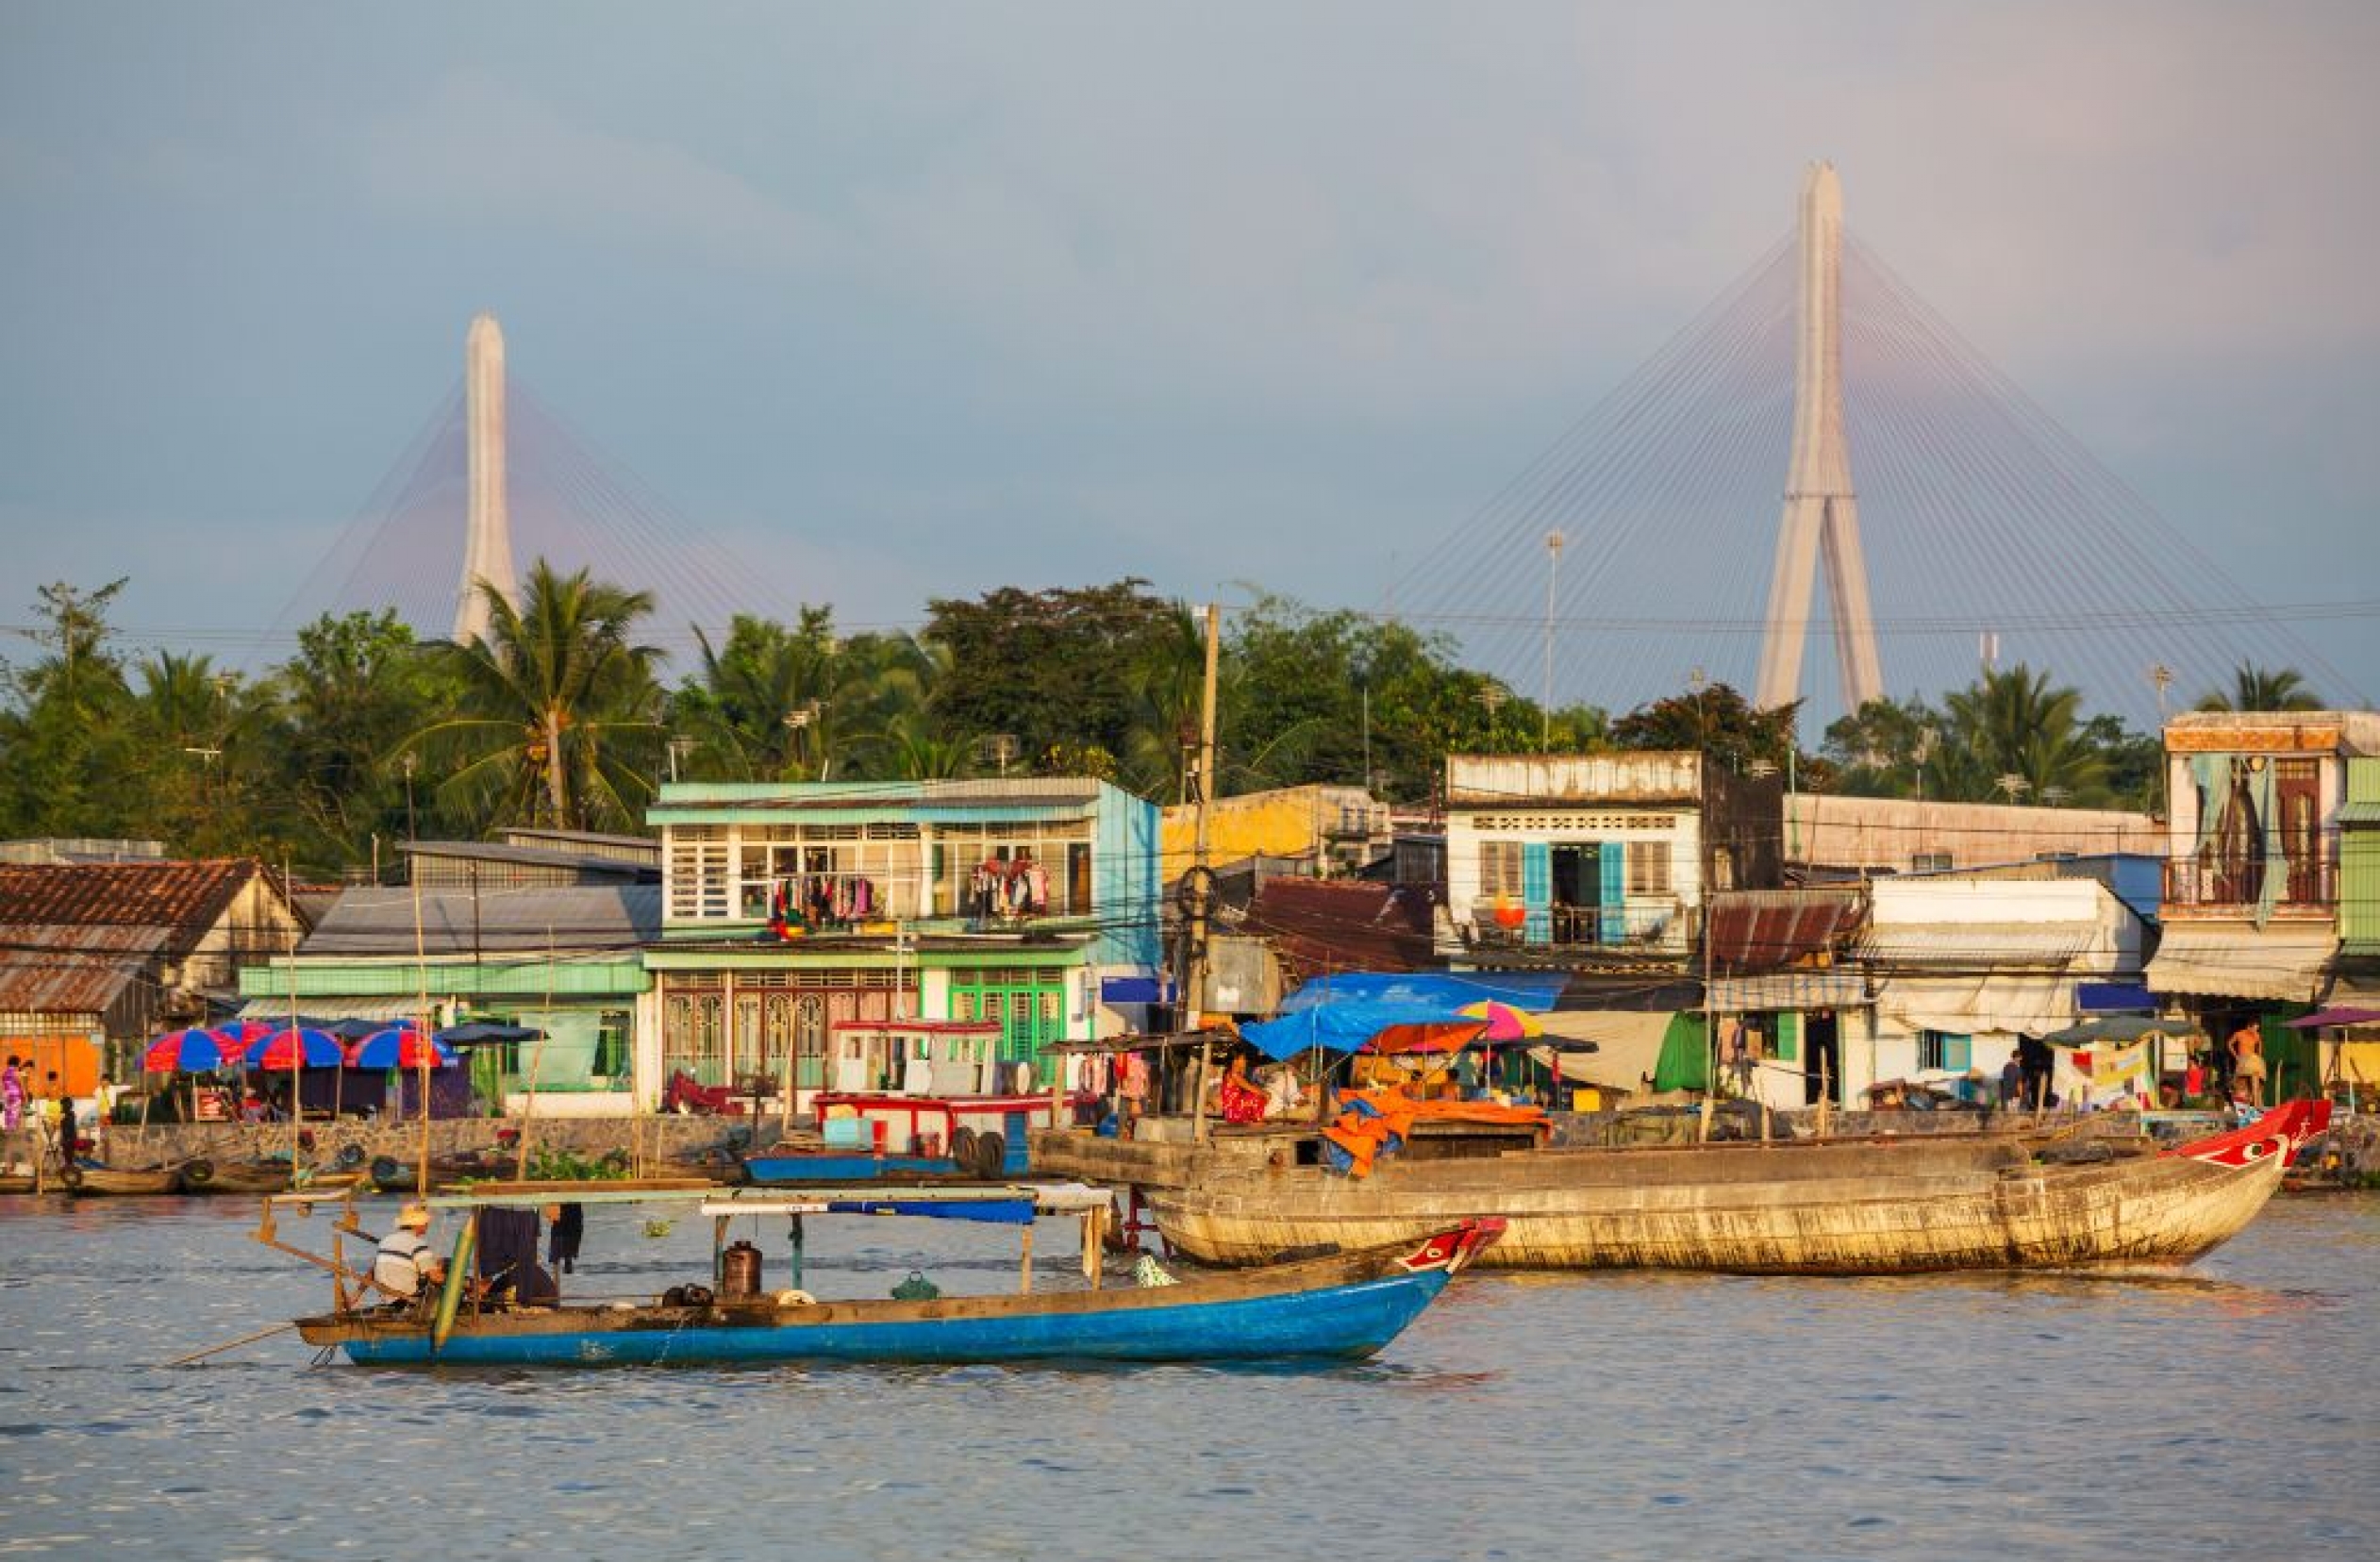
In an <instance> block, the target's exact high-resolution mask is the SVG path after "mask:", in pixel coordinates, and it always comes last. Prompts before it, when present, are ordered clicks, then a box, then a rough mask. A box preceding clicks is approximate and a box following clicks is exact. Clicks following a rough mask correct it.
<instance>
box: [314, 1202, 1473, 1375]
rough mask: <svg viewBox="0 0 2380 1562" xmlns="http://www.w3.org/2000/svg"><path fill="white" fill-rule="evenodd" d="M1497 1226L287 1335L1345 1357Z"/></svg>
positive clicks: (624, 1350) (917, 1357)
mask: <svg viewBox="0 0 2380 1562" xmlns="http://www.w3.org/2000/svg"><path fill="white" fill-rule="evenodd" d="M1496 1229H1497V1228H1496V1226H1495V1223H1494V1222H1493V1221H1466V1222H1462V1223H1460V1224H1457V1225H1455V1226H1451V1227H1449V1228H1447V1229H1446V1230H1444V1231H1440V1232H1436V1233H1432V1234H1430V1235H1429V1236H1427V1237H1426V1238H1423V1239H1422V1240H1420V1241H1418V1242H1397V1243H1392V1244H1390V1245H1388V1246H1386V1247H1382V1248H1377V1249H1373V1250H1369V1251H1366V1252H1361V1253H1349V1254H1340V1255H1332V1256H1328V1257H1323V1258H1314V1259H1308V1260H1307V1261H1305V1262H1302V1263H1291V1264H1279V1265H1274V1266H1272V1267H1269V1268H1265V1269H1260V1270H1252V1271H1245V1272H1242V1273H1238V1274H1225V1275H1218V1276H1215V1277H1212V1278H1208V1279H1203V1280H1197V1281H1190V1282H1187V1283H1183V1284H1179V1285H1172V1286H1160V1287H1149V1288H1133V1289H1129V1290H1122V1289H1119V1290H1095V1291H1060V1292H1041V1293H1026V1294H1023V1295H1015V1296H971V1297H959V1298H952V1299H942V1300H936V1301H922V1302H899V1301H883V1302H876V1301H865V1302H812V1301H807V1300H780V1299H778V1298H777V1297H774V1296H758V1297H752V1298H738V1299H732V1300H729V1299H722V1300H718V1301H713V1302H710V1303H708V1304H702V1305H693V1306H689V1305H679V1306H664V1305H659V1304H651V1305H641V1306H639V1305H629V1306H558V1307H553V1308H541V1309H524V1310H519V1311H508V1312H490V1313H482V1314H479V1315H478V1316H476V1317H470V1318H462V1319H458V1320H457V1321H456V1322H455V1323H454V1325H453V1328H452V1331H451V1333H449V1334H448V1335H447V1336H446V1338H445V1339H444V1341H443V1343H442V1344H441V1343H440V1342H439V1341H438V1340H437V1338H435V1337H436V1332H437V1324H436V1321H435V1320H432V1319H424V1318H419V1317H411V1316H388V1315H385V1314H374V1313H370V1312H353V1311H351V1312H348V1313H345V1314H333V1315H330V1316H326V1317H321V1318H308V1319H301V1320H299V1321H298V1325H297V1329H298V1334H299V1336H300V1337H301V1338H304V1339H305V1341H306V1342H307V1343H308V1344H309V1345H314V1346H320V1347H335V1348H337V1349H338V1350H340V1351H342V1352H344V1353H345V1354H346V1355H347V1357H348V1358H349V1359H350V1360H352V1361H355V1362H358V1363H362V1364H372V1365H388V1366H428V1365H432V1364H439V1363H455V1364H464V1363H469V1364H474V1365H503V1366H583V1365H586V1364H588V1363H591V1362H624V1363H642V1364H647V1365H660V1364H672V1365H676V1364H694V1363H721V1362H753V1361H840V1362H889V1363H890V1362H902V1363H910V1362H922V1363H976V1362H1021V1361H1138V1362H1157V1361H1207V1362H1212V1361H1241V1360H1248V1361H1257V1360H1278V1359H1288V1358H1302V1357H1303V1358H1310V1357H1330V1358H1338V1359H1348V1360H1352V1359H1360V1358H1362V1357H1365V1356H1369V1355H1371V1354H1374V1353H1375V1352H1377V1351H1378V1350H1380V1348H1381V1347H1383V1346H1385V1345H1386V1344H1388V1343H1389V1341H1390V1340H1391V1339H1394V1338H1396V1337H1397V1335H1398V1334H1400V1333H1401V1332H1403V1331H1404V1329H1405V1327H1406V1325H1407V1324H1409V1323H1411V1322H1412V1321H1413V1320H1414V1319H1415V1318H1417V1317H1419V1316H1420V1314H1421V1312H1422V1310H1423V1308H1424V1307H1426V1306H1428V1305H1429V1304H1430V1303H1431V1301H1432V1300H1433V1299H1435V1298H1436V1297H1437V1296H1438V1294H1439V1292H1440V1290H1442V1289H1443V1288H1445V1285H1446V1282H1447V1280H1448V1278H1449V1277H1451V1276H1452V1275H1453V1274H1454V1273H1455V1272H1456V1271H1457V1270H1459V1269H1461V1268H1462V1267H1463V1266H1464V1265H1465V1264H1467V1263H1468V1262H1469V1261H1470V1260H1471V1258H1472V1257H1473V1255H1475V1254H1476V1253H1478V1252H1479V1251H1480V1250H1481V1249H1482V1248H1483V1247H1485V1246H1487V1245H1488V1244H1489V1243H1490V1242H1491V1241H1492V1240H1493V1239H1494V1237H1495V1234H1496Z"/></svg>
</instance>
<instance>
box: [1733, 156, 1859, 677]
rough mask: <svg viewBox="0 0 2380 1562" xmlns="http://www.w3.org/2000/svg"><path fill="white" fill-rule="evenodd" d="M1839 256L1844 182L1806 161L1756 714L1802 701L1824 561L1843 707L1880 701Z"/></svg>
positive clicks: (1829, 165)
mask: <svg viewBox="0 0 2380 1562" xmlns="http://www.w3.org/2000/svg"><path fill="white" fill-rule="evenodd" d="M1842 249H1843V188H1842V183H1841V181H1840V180H1839V179H1838V178H1837V177H1836V176H1835V168H1834V165H1833V164H1832V163H1823V162H1821V163H1813V164H1811V165H1810V168H1809V172H1808V173H1807V174H1806V175H1805V176H1804V178H1803V181H1802V203H1801V256H1802V282H1801V312H1800V321H1799V325H1798V329H1797V332H1796V337H1795V344H1794V372H1793V449H1792V456H1791V458H1790V461H1789V464H1788V466H1787V469H1786V483H1785V513H1784V517H1783V519H1782V521H1781V522H1780V523H1779V524H1778V528H1777V544H1776V564H1775V568H1774V570H1773V573H1771V575H1770V579H1769V613H1768V622H1767V628H1766V631H1765V632H1764V634H1763V635H1762V638H1761V641H1760V673H1759V682H1758V684H1757V686H1756V691H1755V696H1754V703H1755V704H1756V705H1757V706H1759V707H1760V708H1761V709H1763V710H1768V709H1773V708H1774V707H1776V706H1783V705H1789V704H1791V703H1792V702H1793V701H1794V700H1796V699H1798V698H1799V697H1800V695H1801V689H1802V647H1803V643H1804V641H1805V640H1806V637H1807V633H1808V628H1809V617H1810V592H1811V589H1812V588H1813V586H1814V585H1815V584H1816V575H1817V570H1818V565H1819V561H1820V559H1821V558H1823V559H1824V561H1825V565H1826V603H1827V609H1828V611H1829V612H1830V613H1831V614H1832V615H1833V618H1834V629H1835V660H1836V664H1837V666H1838V668H1839V672H1840V673H1841V676H1842V694H1843V707H1844V709H1845V710H1846V711H1852V710H1856V709H1858V708H1859V707H1860V706H1863V705H1865V704H1867V703H1868V702H1869V701H1870V700H1872V699H1875V698H1877V697H1879V696H1880V695H1882V694H1883V693H1884V674H1883V672H1882V671H1881V669H1880V667H1879V665H1878V662H1877V657H1876V625H1875V618H1874V616H1873V614H1872V612H1871V610H1870V608H1869V605H1868V561H1867V557H1866V555H1865V554H1863V553H1862V552H1861V550H1860V546H1859V499H1858V496H1857V494H1856V493H1855V492H1854V491H1853V489H1852V486H1851V446H1850V443H1849V441H1848V440H1847V439H1846V438H1845V436H1844V432H1843V339H1842Z"/></svg>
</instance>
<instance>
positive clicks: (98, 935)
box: [0, 922, 169, 1014]
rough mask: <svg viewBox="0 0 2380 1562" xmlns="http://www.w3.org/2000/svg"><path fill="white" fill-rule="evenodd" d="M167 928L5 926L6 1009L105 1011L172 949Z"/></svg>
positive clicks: (0, 990) (2, 974) (1, 973)
mask: <svg viewBox="0 0 2380 1562" xmlns="http://www.w3.org/2000/svg"><path fill="white" fill-rule="evenodd" d="M168 936H169V935H168V932H167V930H166V929H164V928H161V927H76V926H44V925H41V924H36V923H26V922H8V923H0V1009H14V1010H18V1011H21V1012H24V1013H28V1014H99V1013H104V1012H105V1011H106V1010H107V1008H108V1005H111V1004H113V1003H114V1002H115V1001H116V1000H117V999H118V998H119V997H121V996H122V995H123V993H124V989H125V988H127V987H129V986H130V985H131V984H132V983H133V982H135V981H137V980H139V979H140V977H141V973H142V972H144V971H146V970H147V969H148V968H149V966H150V965H151V964H152V963H153V962H154V961H156V960H158V958H160V957H161V956H162V955H163V953H164V951H165V948H166V941H167V939H168Z"/></svg>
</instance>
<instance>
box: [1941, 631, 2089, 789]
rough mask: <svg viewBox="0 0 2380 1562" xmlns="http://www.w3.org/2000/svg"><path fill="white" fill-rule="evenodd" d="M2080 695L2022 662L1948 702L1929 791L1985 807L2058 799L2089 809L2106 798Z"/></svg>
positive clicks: (1993, 674) (1944, 704)
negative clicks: (1996, 801) (1995, 802)
mask: <svg viewBox="0 0 2380 1562" xmlns="http://www.w3.org/2000/svg"><path fill="white" fill-rule="evenodd" d="M2082 700H2083V697H2082V694H2081V693H2080V691H2078V690H2073V689H2057V688H2053V687H2051V684H2050V676H2049V673H2046V672H2042V673H2036V672H2034V671H2033V670H2032V669H2031V668H2029V667H2027V666H2026V665H2025V664H2024V663H2022V662H2019V663H2018V664H2017V665H2016V666H2014V667H2012V668H2009V669H2008V670H2007V671H2006V672H2005V673H1991V672H1988V673H1985V674H1984V675H1983V676H1982V677H1981V678H1980V679H1978V680H1977V681H1976V682H1975V683H1974V684H1973V685H1972V687H1970V688H1967V689H1962V690H1958V691H1957V692H1956V693H1954V694H1951V695H1949V696H1948V697H1947V698H1946V699H1945V700H1944V701H1943V715H1944V717H1945V722H1944V726H1945V728H1946V731H1945V733H1944V739H1943V741H1942V742H1941V743H1940V745H1939V746H1938V747H1937V748H1936V749H1935V750H1934V753H1933V756H1932V757H1931V758H1930V759H1929V760H1928V761H1927V763H1926V791H1927V792H1928V793H1929V794H1931V795H1933V796H1936V797H1940V798H1945V799H1949V800H1954V801H1958V802H1967V803H1981V802H1988V801H1989V800H1991V798H1992V796H1993V795H1994V793H1995V792H1997V793H2000V794H2001V795H2002V796H2003V797H2004V798H2006V800H2009V801H2016V800H2020V799H2038V798H2044V797H2047V798H2055V799H2063V800H2066V801H2071V802H2073V803H2075V804H2079V805H2089V804H2091V803H2095V802H2097V801H2099V800H2100V799H2101V798H2102V797H2104V795H2105V791H2106V760H2105V756H2102V755H2101V753H2100V752H2099V751H2098V749H2097V748H2095V747H2094V746H2093V745H2092V744H2091V743H2090V741H2089V739H2087V738H2086V736H2085V735H2084V732H2083V726H2082V722H2081V710H2082Z"/></svg>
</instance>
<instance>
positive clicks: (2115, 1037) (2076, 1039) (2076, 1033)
mask: <svg viewBox="0 0 2380 1562" xmlns="http://www.w3.org/2000/svg"><path fill="white" fill-rule="evenodd" d="M2189 1030H2190V1026H2189V1022H2188V1021H2183V1020H2151V1019H2148V1018H2146V1017H2144V1016H2141V1015H2136V1014H2110V1015H2104V1016H2099V1017H2095V1018H2093V1019H2089V1020H2084V1021H2079V1022H2076V1023H2074V1024H2072V1025H2069V1026H2067V1027H2066V1028H2065V1029H2064V1030H2055V1031H2052V1032H2050V1033H2049V1034H2048V1035H2047V1036H2044V1037H2043V1038H2041V1039H2042V1040H2044V1041H2046V1042H2048V1043H2049V1044H2050V1045H2051V1046H2053V1047H2095V1046H2097V1045H2099V1044H2100V1043H2101V1042H2103V1041H2105V1042H2114V1043H2116V1044H2118V1045H2121V1046H2129V1045H2131V1044H2132V1043H2133V1042H2135V1041H2138V1040H2139V1039H2141V1038H2143V1037H2148V1036H2167V1037H2171V1036H2187V1035H2188V1034H2189Z"/></svg>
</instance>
